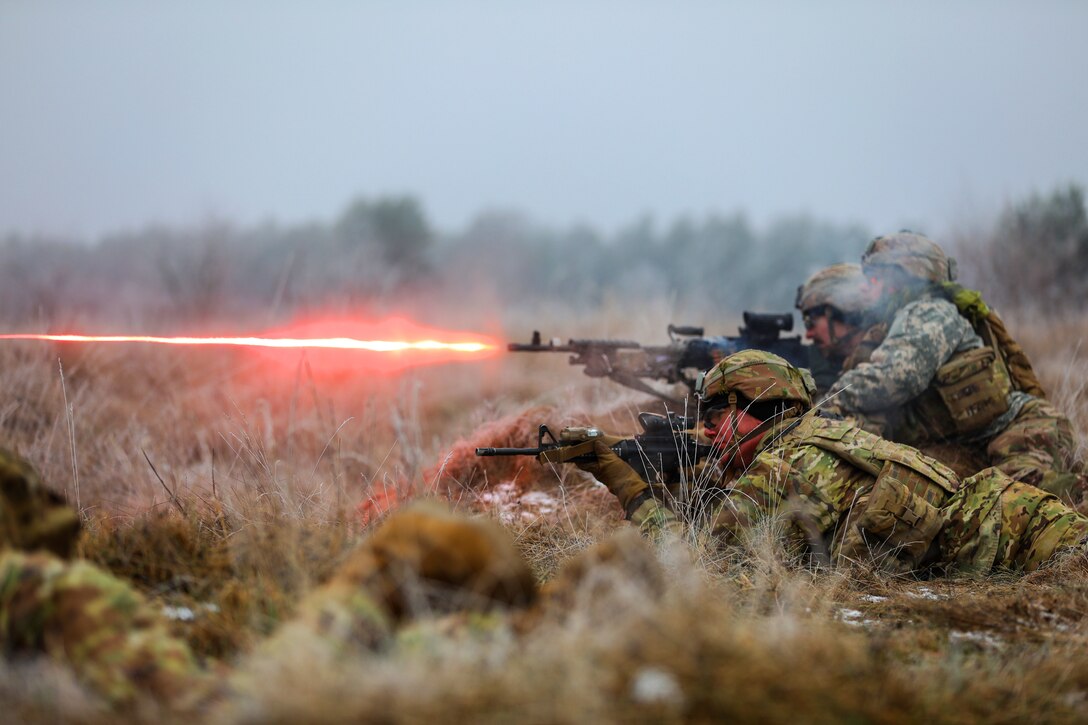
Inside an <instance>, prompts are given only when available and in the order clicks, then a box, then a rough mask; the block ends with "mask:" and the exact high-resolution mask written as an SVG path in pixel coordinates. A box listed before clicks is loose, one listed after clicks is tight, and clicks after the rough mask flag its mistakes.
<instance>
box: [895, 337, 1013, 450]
mask: <svg viewBox="0 0 1088 725" xmlns="http://www.w3.org/2000/svg"><path fill="white" fill-rule="evenodd" d="M1011 391H1012V381H1011V380H1010V379H1009V371H1008V369H1007V368H1006V367H1005V364H1004V361H1002V360H1001V358H1000V357H999V356H998V355H997V354H996V353H995V352H994V349H993V348H991V347H980V348H976V349H974V350H968V351H966V352H962V353H959V354H957V355H954V356H953V357H952V359H951V360H949V361H948V362H946V363H945V364H944V365H942V366H941V367H940V368H938V369H937V374H936V375H935V376H934V378H933V383H932V385H931V386H930V388H929V389H928V390H927V391H926V392H924V393H922V395H921V396H920V397H919V398H918V399H917V401H916V402H915V403H914V407H915V411H914V412H915V417H916V418H918V419H920V420H921V421H922V423H923V427H924V428H925V431H926V436H924V437H925V438H928V439H930V440H935V441H940V440H949V439H954V438H963V437H966V436H970V435H973V434H975V433H979V432H981V431H983V430H985V429H986V428H987V427H988V426H989V425H990V424H991V423H993V422H994V421H995V420H997V419H998V418H1000V417H1001V416H1002V415H1004V414H1005V413H1006V412H1008V410H1009V393H1010V392H1011ZM912 442H920V441H912Z"/></svg>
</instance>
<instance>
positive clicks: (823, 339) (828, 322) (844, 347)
mask: <svg viewBox="0 0 1088 725" xmlns="http://www.w3.org/2000/svg"><path fill="white" fill-rule="evenodd" d="M855 332H857V328H855V327H854V326H853V325H848V324H847V323H845V322H843V321H842V320H835V319H832V317H831V315H830V314H827V311H826V310H823V311H820V312H819V313H812V312H808V313H805V337H806V338H808V339H809V340H812V344H813V345H815V346H816V349H817V350H819V351H820V354H821V355H823V356H824V357H833V356H846V355H849V354H850V353H851V352H852V350H851V349H849V348H852V347H853V344H852V340H853V335H854V333H855Z"/></svg>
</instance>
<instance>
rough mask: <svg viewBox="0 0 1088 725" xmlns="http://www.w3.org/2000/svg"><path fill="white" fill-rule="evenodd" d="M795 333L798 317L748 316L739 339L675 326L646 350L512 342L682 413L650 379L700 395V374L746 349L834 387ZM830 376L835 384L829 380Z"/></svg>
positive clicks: (607, 344) (617, 343) (618, 343)
mask: <svg viewBox="0 0 1088 725" xmlns="http://www.w3.org/2000/svg"><path fill="white" fill-rule="evenodd" d="M792 330H793V314H792V313H788V312H786V313H756V312H745V313H744V326H743V327H741V328H740V330H739V333H740V334H739V335H737V336H736V337H704V336H703V328H702V327H693V326H686V325H669V327H668V335H669V344H668V345H661V346H645V345H642V344H641V343H638V342H635V341H634V340H575V339H571V340H568V341H567V343H566V344H565V345H564V344H562V342H561V341H560V340H558V339H552V340H550V341H548V342H547V343H545V342H543V341H542V339H541V336H540V332H539V331H538V330H534V331H533V339H532V342H530V343H528V344H523V343H510V344H509V345H507V346H506V348H507V349H508V350H509V351H511V352H566V353H570V364H571V365H583V366H585V369H584V371H583V372H585V374H586V375H588V376H590V377H591V378H608V379H609V380H613V381H615V382H617V383H619V384H620V385H626V386H627V387H629V388H634V389H635V390H639V391H642V392H644V393H648V394H650V395H653V396H656V397H658V398H661V399H662V400H664V401H666V402H667V403H671V404H673V405H674V406H677V407H678V408H679V407H680V406H682V405H683V403H684V401H682V400H680V399H677V398H674V397H672V396H669V395H665V394H664V393H662V392H660V391H658V390H655V389H654V388H652V387H650V386H649V385H647V384H646V383H645V382H643V379H644V378H648V379H651V380H663V381H665V382H667V383H685V384H686V385H687V386H688V388H689V389H690V390H691V391H692V392H694V391H695V384H696V381H697V380H698V376H699V373H701V372H704V371H706V370H708V369H710V368H711V367H712V366H713V365H714V364H715V363H717V362H718V361H719V360H721V359H722V358H723V357H725V356H727V355H732V354H733V353H735V352H738V351H740V350H749V349H755V350H765V351H767V352H773V353H774V354H776V355H780V356H781V357H783V358H785V359H786V360H788V361H789V362H790V363H791V364H792V365H794V366H796V367H799V368H810V369H812V370H813V374H814V375H817V380H816V383H817V385H818V386H819V387H821V388H826V387H828V386H830V384H831V383H832V382H834V379H835V377H834V372H833V371H828V372H827V373H824V374H823V375H820V374H818V373H817V371H818V370H819V369H820V368H821V367H826V366H821V365H819V364H817V363H819V362H821V361H822V358H821V357H820V355H819V353H818V352H817V351H815V348H814V347H813V346H811V345H802V344H801V336H800V335H793V336H791V337H783V336H782V333H783V332H790V331H792ZM828 375H830V379H828Z"/></svg>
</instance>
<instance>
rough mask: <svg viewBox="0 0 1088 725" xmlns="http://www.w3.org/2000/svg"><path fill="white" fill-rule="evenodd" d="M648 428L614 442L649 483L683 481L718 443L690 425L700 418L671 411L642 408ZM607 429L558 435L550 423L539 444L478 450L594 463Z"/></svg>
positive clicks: (642, 422)
mask: <svg viewBox="0 0 1088 725" xmlns="http://www.w3.org/2000/svg"><path fill="white" fill-rule="evenodd" d="M638 422H639V425H641V426H642V430H643V432H642V433H640V434H638V435H636V436H635V437H634V438H628V439H625V440H621V441H619V442H617V443H615V444H613V445H612V446H610V448H611V449H612V450H613V451H615V452H616V455H618V456H619V457H620V458H621V459H622V460H623V461H624V462H626V463H627V464H628V465H629V466H631V467H632V468H634V469H635V471H636V472H637V473H638V475H639V476H640V477H641V478H642V480H644V481H646V482H647V483H650V484H673V483H681V482H683V481H684V480H686V479H687V478H689V477H685V471H686V470H689V469H690V468H691V467H692V466H693V465H695V463H697V462H698V461H700V460H702V459H703V458H706V457H707V456H709V455H710V454H711V453H713V452H714V451H715V450H716V447H715V446H713V445H711V444H708V443H702V442H700V441H699V440H698V439H696V438H695V437H694V436H693V435H692V434H691V433H689V432H688V429H690V428H693V427H694V425H695V421H694V420H693V419H691V418H687V417H684V416H680V415H676V414H675V413H672V412H669V413H668V414H667V415H657V414H655V413H639V415H638ZM603 435H604V434H603V433H602V432H601V431H600V430H599V429H597V428H584V427H583V428H564V429H563V430H561V431H560V432H559V436H558V437H556V436H555V434H553V433H552V431H551V429H549V428H548V426H547V425H541V426H540V428H539V430H538V431H537V445H536V448H477V449H476V455H477V456H536V458H537V460H538V461H540V462H541V463H592V462H593V461H595V460H596V459H597V456H596V454H595V453H594V452H593V442H594V439H595V438H599V437H601V436H603Z"/></svg>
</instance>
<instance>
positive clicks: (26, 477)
mask: <svg viewBox="0 0 1088 725" xmlns="http://www.w3.org/2000/svg"><path fill="white" fill-rule="evenodd" d="M78 532H79V518H78V516H77V515H76V513H75V512H74V511H73V510H72V509H71V508H69V507H68V506H66V505H64V503H63V501H61V499H60V498H59V497H58V496H56V495H55V494H54V493H52V492H51V491H49V490H47V489H46V488H45V487H44V486H42V484H41V482H40V481H39V480H38V476H37V474H36V473H35V472H34V471H33V469H31V468H30V466H28V465H27V464H26V463H25V462H23V461H22V460H21V459H20V458H18V457H17V456H15V455H14V454H12V453H9V452H7V451H3V450H0V547H2V550H0V647H2V648H3V651H4V652H5V653H6V654H8V655H15V654H26V653H40V654H44V655H46V656H47V657H49V658H50V659H52V660H54V661H57V662H61V663H65V664H67V665H68V666H70V667H71V668H72V669H73V671H74V672H75V673H76V675H77V676H78V677H79V678H80V679H81V680H82V681H83V682H85V683H86V684H88V685H90V686H91V687H92V688H93V689H94V690H95V691H96V692H98V693H99V694H100V695H102V696H103V697H105V698H106V699H107V700H109V701H110V702H112V703H114V704H118V705H127V704H130V703H133V702H134V701H135V700H137V699H138V697H139V696H140V695H141V694H143V695H147V696H151V697H153V698H155V699H156V700H158V701H160V702H163V703H166V704H169V705H171V706H173V707H188V706H195V705H197V704H199V703H200V702H201V701H202V699H203V698H205V697H206V696H208V695H209V694H210V693H211V692H212V690H213V687H214V683H213V681H212V679H211V677H210V675H209V674H208V673H207V672H206V671H205V670H204V669H203V668H202V667H201V666H200V664H199V663H198V662H197V661H196V659H195V658H194V657H193V654H192V652H191V651H190V650H189V647H188V646H187V645H186V644H185V642H183V641H181V640H179V639H177V638H175V637H174V636H172V635H171V634H170V632H169V624H168V622H167V621H166V620H165V619H164V617H163V616H162V614H161V613H160V612H159V611H158V610H157V609H155V608H153V607H151V606H150V605H149V604H148V603H147V602H146V601H145V600H144V598H143V597H142V596H141V595H140V594H138V593H137V592H136V591H134V590H133V589H132V588H131V587H130V586H129V585H128V584H126V583H124V582H122V581H120V580H118V579H117V578H116V577H114V576H112V575H110V574H109V573H107V572H105V571H103V570H102V569H99V568H98V567H96V566H94V565H93V564H90V563H88V562H83V561H77V562H70V561H66V560H65V559H64V558H63V557H66V556H67V555H68V554H70V552H71V550H72V548H73V546H74V543H75V540H76V537H77V535H78Z"/></svg>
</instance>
